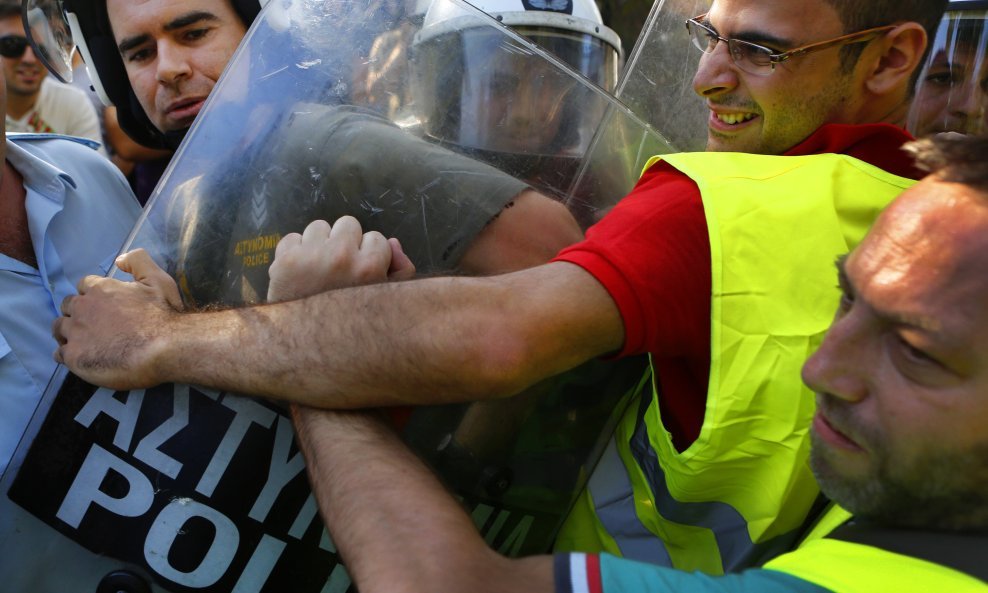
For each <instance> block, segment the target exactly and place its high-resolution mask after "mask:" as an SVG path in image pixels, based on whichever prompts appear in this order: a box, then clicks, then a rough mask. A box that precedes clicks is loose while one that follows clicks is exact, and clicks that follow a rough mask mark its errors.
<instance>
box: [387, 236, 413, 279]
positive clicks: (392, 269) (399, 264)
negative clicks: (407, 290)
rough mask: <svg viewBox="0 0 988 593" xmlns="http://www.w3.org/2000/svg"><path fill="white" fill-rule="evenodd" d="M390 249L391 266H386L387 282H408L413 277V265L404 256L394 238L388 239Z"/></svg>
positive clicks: (399, 244)
mask: <svg viewBox="0 0 988 593" xmlns="http://www.w3.org/2000/svg"><path fill="white" fill-rule="evenodd" d="M388 245H389V246H390V247H391V265H390V266H388V280H408V279H410V278H413V277H415V264H413V263H412V260H411V259H409V258H408V256H407V255H405V252H404V250H402V248H401V243H400V242H399V241H398V239H395V238H394V237H392V238H390V239H388Z"/></svg>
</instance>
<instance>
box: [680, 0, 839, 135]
mask: <svg viewBox="0 0 988 593" xmlns="http://www.w3.org/2000/svg"><path fill="white" fill-rule="evenodd" d="M707 22H708V24H709V25H710V26H711V27H712V28H713V29H714V30H716V31H717V32H718V33H719V34H720V36H721V37H724V38H728V39H731V38H734V39H739V40H743V41H749V42H751V43H756V44H758V45H762V46H765V47H768V48H770V49H772V50H775V51H778V52H782V51H785V50H789V49H793V48H796V47H800V46H802V45H806V44H809V43H814V42H817V41H824V40H827V39H831V38H834V37H839V36H840V35H843V34H844V30H843V26H842V25H841V22H840V17H839V16H838V15H837V12H836V11H835V10H834V8H833V7H832V6H830V4H829V3H827V2H825V1H824V0H773V1H770V2H766V1H764V0H715V1H714V3H713V5H712V6H711V8H710V12H709V13H708V16H707ZM693 89H694V90H695V91H696V92H697V94H699V95H700V96H701V97H703V98H704V99H706V102H707V107H708V108H709V109H710V117H709V118H708V120H707V150H711V151H736V152H748V153H758V154H781V153H783V152H785V151H786V150H787V149H789V148H791V147H793V146H795V145H796V144H798V143H799V142H801V141H802V140H803V139H805V138H806V137H807V136H809V135H810V134H812V133H813V132H814V131H815V130H816V129H817V128H818V127H820V126H821V125H822V124H824V123H827V122H843V123H854V122H848V121H847V116H846V114H845V110H846V109H848V105H849V104H850V103H852V101H850V99H853V97H851V95H852V93H854V92H855V90H854V89H855V87H854V85H853V84H852V76H851V75H850V74H847V73H844V72H843V71H842V70H841V67H840V49H839V48H836V47H834V48H830V49H824V50H821V51H818V52H813V53H810V54H807V55H805V56H798V57H795V58H792V59H791V60H787V61H785V62H783V63H781V64H778V65H776V67H775V70H774V71H772V72H770V73H768V74H767V75H765V76H759V75H756V74H750V73H747V72H744V71H742V70H740V69H739V68H738V67H737V66H736V65H735V64H734V63H733V62H732V61H731V57H730V55H729V52H728V51H727V47H726V44H724V43H723V42H721V43H718V44H717V46H716V47H715V48H714V51H713V52H712V53H709V54H703V56H702V57H701V59H700V66H699V69H698V70H697V73H696V76H695V77H694V78H693Z"/></svg>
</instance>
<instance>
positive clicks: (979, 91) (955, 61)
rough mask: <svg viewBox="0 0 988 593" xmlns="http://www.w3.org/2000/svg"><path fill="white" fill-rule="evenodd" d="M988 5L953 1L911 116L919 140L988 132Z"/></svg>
mask: <svg viewBox="0 0 988 593" xmlns="http://www.w3.org/2000/svg"><path fill="white" fill-rule="evenodd" d="M986 16H988V2H986V1H984V0H954V1H952V2H950V5H949V7H948V11H947V14H946V15H945V16H944V19H943V22H942V23H941V24H940V28H939V29H938V30H937V33H936V36H935V38H934V39H933V40H932V43H931V47H930V57H929V59H928V61H927V64H926V66H925V68H924V69H923V72H922V74H921V75H920V78H919V83H918V85H917V88H916V98H915V100H914V102H913V106H912V112H911V113H910V117H909V129H910V130H911V131H912V132H913V134H914V135H915V136H917V137H921V136H926V135H929V134H936V133H939V132H961V133H964V134H978V133H982V132H984V131H986V130H988V31H986V27H985V19H986Z"/></svg>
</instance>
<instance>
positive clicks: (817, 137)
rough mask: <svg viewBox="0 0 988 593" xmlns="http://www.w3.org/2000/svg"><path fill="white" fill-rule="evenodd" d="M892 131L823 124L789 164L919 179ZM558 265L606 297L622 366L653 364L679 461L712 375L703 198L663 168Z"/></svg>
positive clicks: (694, 432)
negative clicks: (860, 168) (815, 159)
mask: <svg viewBox="0 0 988 593" xmlns="http://www.w3.org/2000/svg"><path fill="white" fill-rule="evenodd" d="M911 139H912V138H911V137H910V136H909V134H908V133H906V132H905V131H904V130H902V129H901V128H898V127H896V126H892V125H889V124H868V125H841V124H828V125H825V126H822V127H821V128H819V129H818V130H817V131H816V132H814V133H813V134H812V135H811V136H810V137H809V138H807V139H806V140H804V141H803V142H801V143H800V144H798V145H796V146H795V147H793V148H792V149H790V150H789V151H788V152H786V153H785V154H786V155H789V156H798V155H808V154H823V153H842V154H847V155H850V156H853V157H855V158H858V159H860V160H863V161H865V162H867V163H870V164H872V165H875V166H877V167H880V168H881V169H884V170H885V171H888V172H890V173H893V174H895V175H900V176H903V177H909V178H913V179H919V178H920V177H921V176H922V174H921V173H920V172H919V171H917V170H916V169H915V168H914V167H913V165H912V159H911V158H909V156H908V155H907V154H906V153H905V152H903V151H902V150H900V147H901V146H902V144H904V143H905V142H908V141H909V140H911ZM554 261H565V262H569V263H573V264H576V265H578V266H580V267H582V268H584V269H585V270H586V271H588V272H589V273H590V274H592V275H593V276H594V277H595V278H596V279H597V280H598V281H599V282H600V283H601V284H603V285H604V288H606V289H607V291H608V292H609V293H610V295H611V298H613V299H614V302H615V303H616V304H617V307H618V310H619V311H620V313H621V318H622V319H623V321H624V333H625V339H624V347H623V348H622V349H621V351H620V352H619V353H618V356H628V355H633V354H642V353H645V352H648V353H651V354H652V360H653V364H654V366H655V370H656V376H657V378H658V381H659V384H660V388H661V390H662V397H661V398H660V399H659V406H660V409H661V412H662V420H663V424H664V425H665V428H666V430H668V431H669V432H670V433H671V434H672V439H673V443H674V444H675V446H676V447H677V449H679V450H680V451H682V450H684V449H685V448H686V447H688V446H689V445H690V444H691V443H692V442H693V441H695V440H696V438H697V437H698V436H699V434H700V426H701V425H702V424H703V415H704V408H705V406H706V399H707V398H706V395H707V379H708V376H709V374H710V243H709V240H708V238H707V222H706V219H705V217H704V214H703V202H702V201H701V199H700V190H699V188H698V187H697V185H696V183H695V182H693V180H692V179H690V178H689V177H687V176H686V175H684V174H683V173H680V172H679V171H678V170H676V169H674V168H673V167H672V166H671V165H669V164H668V163H666V162H664V161H661V162H659V163H657V164H656V165H654V166H652V167H651V168H649V169H648V171H646V172H645V173H644V174H643V175H642V177H641V179H639V181H638V183H637V185H635V188H634V189H633V190H632V191H631V193H630V194H628V195H627V196H626V197H625V198H624V199H622V200H621V201H620V202H618V204H617V205H616V206H614V208H613V209H612V210H611V211H610V212H609V213H608V214H607V216H605V217H604V218H603V219H602V220H601V221H600V222H599V223H597V224H595V225H594V226H592V227H591V228H590V229H588V230H587V237H586V239H585V240H584V241H582V242H581V243H577V244H576V245H573V246H571V247H568V248H566V249H564V250H563V251H561V252H560V253H559V255H557V256H556V258H555V259H554Z"/></svg>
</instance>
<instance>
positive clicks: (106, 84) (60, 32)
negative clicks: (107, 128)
mask: <svg viewBox="0 0 988 593" xmlns="http://www.w3.org/2000/svg"><path fill="white" fill-rule="evenodd" d="M228 1H229V2H230V3H231V4H232V5H233V9H234V11H236V13H237V15H238V16H239V17H240V18H241V19H242V20H243V22H244V25H245V26H246V27H248V28H249V27H250V25H251V23H253V22H254V19H255V18H256V17H257V15H258V13H259V12H260V11H261V7H262V6H263V5H264V4H266V3H267V0H228ZM22 13H23V18H24V28H25V30H27V32H28V38H29V39H30V40H31V45H32V47H33V48H34V50H35V53H36V54H37V55H38V56H39V57H40V58H41V60H42V61H43V62H44V63H45V66H47V67H48V70H50V71H51V72H52V74H54V75H55V77H57V78H58V79H60V80H62V81H63V82H68V81H69V80H71V69H72V67H71V55H72V50H73V49H74V48H78V50H79V52H80V53H81V54H82V58H83V60H84V61H85V62H86V68H87V70H88V71H89V77H90V79H91V80H92V83H93V88H94V89H95V90H96V93H97V94H98V95H99V96H100V98H101V99H102V100H103V103H105V104H106V105H108V106H109V105H112V106H116V108H117V119H118V121H119V123H120V127H121V128H122V129H123V130H124V132H126V133H127V135H128V136H130V137H131V138H133V139H134V140H135V141H137V142H139V143H140V144H143V145H144V146H148V147H151V148H171V149H174V148H176V147H178V145H179V144H180V143H181V142H182V139H183V138H184V137H185V133H186V131H187V130H176V131H172V132H161V131H160V130H158V129H157V128H156V127H155V126H154V124H152V123H151V120H150V119H149V118H148V116H147V114H146V113H145V112H144V108H143V107H141V104H140V102H139V101H138V100H137V96H136V95H135V94H134V89H133V88H132V87H131V85H130V80H129V79H128V77H127V70H126V69H125V68H124V63H123V60H122V59H121V57H120V52H119V51H118V50H117V44H116V42H115V41H114V39H113V31H112V30H111V29H110V19H109V16H108V14H107V11H106V0H23V4H22ZM52 45H54V46H55V47H52Z"/></svg>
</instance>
